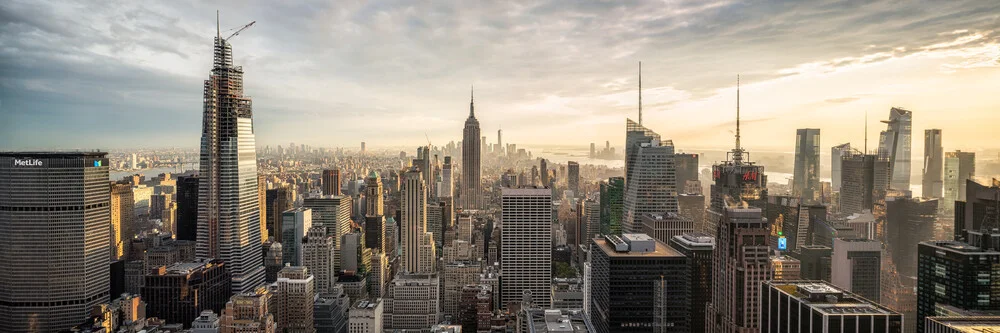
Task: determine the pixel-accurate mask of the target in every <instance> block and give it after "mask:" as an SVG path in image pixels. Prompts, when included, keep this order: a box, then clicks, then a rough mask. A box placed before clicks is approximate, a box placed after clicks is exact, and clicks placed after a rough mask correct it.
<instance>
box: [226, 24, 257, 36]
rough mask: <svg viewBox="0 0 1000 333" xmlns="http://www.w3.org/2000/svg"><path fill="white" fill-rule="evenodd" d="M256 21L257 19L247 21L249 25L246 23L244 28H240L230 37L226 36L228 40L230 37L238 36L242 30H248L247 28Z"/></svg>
mask: <svg viewBox="0 0 1000 333" xmlns="http://www.w3.org/2000/svg"><path fill="white" fill-rule="evenodd" d="M254 23H257V21H252V22H250V23H247V25H244V26H243V27H242V28H239V29H238V30H236V32H234V33H233V34H232V35H229V37H226V40H229V39H230V38H233V37H236V35H239V34H240V33H241V32H243V30H247V28H250V26H252V25H253V24H254ZM230 30H232V29H230Z"/></svg>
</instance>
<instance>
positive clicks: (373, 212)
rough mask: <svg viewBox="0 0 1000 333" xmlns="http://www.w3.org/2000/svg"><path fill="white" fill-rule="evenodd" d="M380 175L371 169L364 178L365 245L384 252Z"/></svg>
mask: <svg viewBox="0 0 1000 333" xmlns="http://www.w3.org/2000/svg"><path fill="white" fill-rule="evenodd" d="M382 192H383V190H382V177H379V175H378V173H377V172H375V171H372V172H371V173H369V174H368V177H367V178H365V205H366V206H367V208H366V209H365V246H367V247H368V248H370V249H372V250H373V251H380V252H385V248H384V247H383V245H382V235H384V234H385V212H384V207H385V202H384V199H383V196H382Z"/></svg>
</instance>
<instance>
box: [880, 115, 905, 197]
mask: <svg viewBox="0 0 1000 333" xmlns="http://www.w3.org/2000/svg"><path fill="white" fill-rule="evenodd" d="M882 122H883V123H886V129H885V130H884V131H882V133H881V135H879V145H878V148H879V155H881V156H882V157H886V158H889V166H890V168H892V182H891V183H890V184H889V187H890V188H892V189H894V190H899V191H909V190H910V159H911V157H910V142H911V141H912V136H913V135H912V133H911V132H912V123H913V112H911V111H908V110H904V109H902V108H892V109H891V110H889V120H883V121H882Z"/></svg>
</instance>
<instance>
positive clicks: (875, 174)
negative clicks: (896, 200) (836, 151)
mask: <svg viewBox="0 0 1000 333" xmlns="http://www.w3.org/2000/svg"><path fill="white" fill-rule="evenodd" d="M840 168H841V186H840V212H841V213H843V214H845V215H850V214H860V213H862V212H864V211H865V210H873V208H874V207H875V205H876V204H877V203H879V202H882V201H884V200H885V194H886V191H887V190H888V189H889V181H890V178H889V177H890V175H891V171H892V168H891V166H890V164H889V160H888V159H886V158H882V157H879V156H878V155H870V154H862V153H854V154H850V155H846V156H844V159H843V160H842V161H841V166H840Z"/></svg>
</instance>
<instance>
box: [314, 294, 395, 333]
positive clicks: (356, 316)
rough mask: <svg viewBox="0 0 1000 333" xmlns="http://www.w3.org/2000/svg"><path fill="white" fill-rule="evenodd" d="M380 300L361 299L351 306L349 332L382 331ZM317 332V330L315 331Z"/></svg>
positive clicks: (375, 332)
mask: <svg viewBox="0 0 1000 333" xmlns="http://www.w3.org/2000/svg"><path fill="white" fill-rule="evenodd" d="M382 303H383V302H382V300H381V299H374V300H367V299H363V300H360V301H357V302H354V305H352V306H351V311H350V320H348V321H347V322H348V332H349V333H382V307H383V305H382ZM317 333H318V332H317Z"/></svg>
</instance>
